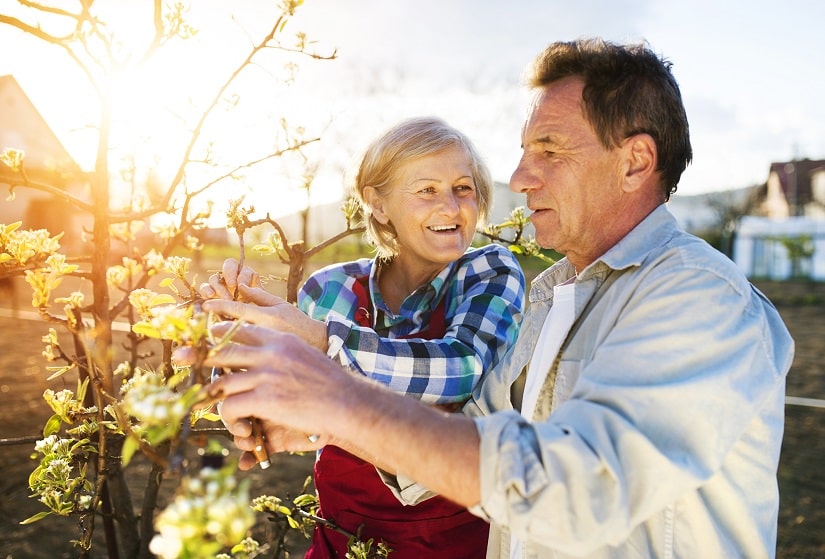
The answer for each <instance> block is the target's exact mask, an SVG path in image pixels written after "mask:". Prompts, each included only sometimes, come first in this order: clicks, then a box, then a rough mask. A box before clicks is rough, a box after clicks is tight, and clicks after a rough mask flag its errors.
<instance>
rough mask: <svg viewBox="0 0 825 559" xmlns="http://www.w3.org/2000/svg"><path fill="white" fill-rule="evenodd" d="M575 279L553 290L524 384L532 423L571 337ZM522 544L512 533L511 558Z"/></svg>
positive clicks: (523, 411)
mask: <svg viewBox="0 0 825 559" xmlns="http://www.w3.org/2000/svg"><path fill="white" fill-rule="evenodd" d="M574 281H575V278H571V279H570V281H569V283H563V284H560V285H556V286H554V287H553V306H552V307H551V308H550V312H549V313H548V314H547V318H546V319H545V320H544V325H543V326H542V327H541V334H540V335H539V338H538V341H537V343H536V347H535V348H534V349H533V356H532V358H531V359H530V366H529V367H528V368H527V379H526V381H525V383H524V396H523V398H522V404H521V415H522V416H523V417H524V418H526V419H527V420H528V421H529V420H532V418H533V413H534V412H535V410H536V403H537V402H538V398H539V393H540V392H541V387H542V386H543V385H544V381H545V379H546V378H547V373H548V372H549V371H550V367H552V366H553V362H554V361H555V360H556V354H557V353H558V352H559V348H560V347H561V344H562V341H564V338H565V337H567V332H568V331H569V330H570V326H571V325H572V324H573V318H574V317H575V307H574V302H575V295H576V284H575V283H574ZM521 547H522V546H521V541H520V540H519V539H518V538H516V537H515V536H513V535H512V534H511V536H510V559H521V556H522V548H521Z"/></svg>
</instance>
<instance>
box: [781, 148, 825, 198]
mask: <svg viewBox="0 0 825 559" xmlns="http://www.w3.org/2000/svg"><path fill="white" fill-rule="evenodd" d="M823 170H825V160H822V159H795V160H793V161H779V162H776V163H771V168H770V171H769V174H772V173H776V176H777V177H778V178H779V184H780V185H781V186H782V192H783V193H784V194H785V198H786V199H787V200H788V203H789V204H791V205H792V206H803V205H805V204H807V203H808V202H810V201H811V200H812V199H813V196H812V192H811V179H812V178H813V176H814V174H816V173H817V172H819V171H823Z"/></svg>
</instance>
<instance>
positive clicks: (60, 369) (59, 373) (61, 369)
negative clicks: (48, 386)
mask: <svg viewBox="0 0 825 559" xmlns="http://www.w3.org/2000/svg"><path fill="white" fill-rule="evenodd" d="M46 369H47V370H49V371H54V372H53V373H52V374H51V375H50V376H49V378H47V379H46V380H54V379H56V378H58V377H60V376H62V375H63V374H64V373H67V372H68V371H71V370H72V369H74V364H71V365H64V366H62V367H46Z"/></svg>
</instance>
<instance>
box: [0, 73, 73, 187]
mask: <svg viewBox="0 0 825 559" xmlns="http://www.w3.org/2000/svg"><path fill="white" fill-rule="evenodd" d="M0 122H2V123H3V126H2V127H0V152H2V151H4V150H6V149H7V148H15V149H20V150H23V151H24V152H25V154H26V155H25V159H24V167H25V169H26V173H27V174H28V176H29V177H30V178H31V179H32V180H42V179H44V178H48V179H49V180H50V181H54V179H55V174H56V173H57V176H65V175H67V174H68V175H79V174H81V169H80V166H79V165H78V164H77V162H75V160H74V159H73V158H72V157H71V155H69V152H68V151H67V150H66V148H65V147H64V146H63V144H62V143H61V142H60V140H59V139H58V138H57V136H56V135H55V133H54V131H53V130H52V129H51V128H50V127H49V125H48V123H47V122H46V120H45V119H44V118H43V116H42V115H41V114H40V111H38V110H37V108H36V107H35V106H34V103H32V102H31V99H29V97H28V95H26V93H25V92H24V91H23V88H21V87H20V84H18V83H17V80H16V79H14V76H12V75H5V76H0ZM11 173H12V171H11V169H9V168H8V167H6V166H5V165H2V164H0V179H1V178H3V177H4V176H9V174H11Z"/></svg>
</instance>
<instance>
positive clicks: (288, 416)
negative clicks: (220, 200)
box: [178, 39, 793, 559]
mask: <svg viewBox="0 0 825 559" xmlns="http://www.w3.org/2000/svg"><path fill="white" fill-rule="evenodd" d="M532 72H533V73H532V79H531V85H532V87H533V89H534V92H535V95H534V97H533V101H532V104H531V106H530V110H529V114H528V118H527V121H526V123H525V125H524V128H523V132H522V139H521V143H522V148H523V155H522V157H521V160H520V162H519V164H518V167H517V168H516V170H515V172H514V173H513V176H512V180H511V188H512V189H513V190H515V191H518V192H522V193H524V194H526V196H527V206H528V208H529V209H530V210H531V211H532V216H531V220H532V222H533V224H534V225H535V228H536V238H537V240H538V242H539V243H540V244H541V245H542V246H545V247H552V248H555V249H556V250H558V251H559V252H561V253H562V254H564V255H565V258H564V259H562V260H561V261H559V262H558V263H556V264H555V265H553V266H552V267H551V268H550V269H548V270H546V271H545V272H543V273H542V274H541V275H540V276H539V277H538V278H536V280H535V281H534V283H533V285H532V288H531V292H530V306H529V308H528V310H527V313H526V315H525V318H524V323H523V325H522V329H521V332H520V335H519V339H518V341H517V342H516V344H515V346H513V347H512V348H511V349H510V351H509V352H508V354H507V356H506V357H505V358H504V360H503V361H502V362H501V363H499V365H498V366H497V367H496V368H494V369H493V370H491V371H490V372H489V373H488V374H487V375H486V376H485V378H484V379H483V380H482V382H481V383H480V385H479V387H478V388H477V390H476V392H475V394H474V398H473V400H472V401H471V402H469V403H468V404H467V405H466V406H465V409H464V414H447V413H444V412H440V411H438V410H435V409H433V408H429V407H426V406H424V405H421V404H420V403H419V402H417V401H415V400H413V399H412V398H406V397H403V396H396V395H393V394H388V393H387V392H386V390H385V389H383V388H382V387H379V386H377V385H375V384H372V383H370V382H367V381H365V380H364V379H363V378H362V377H359V376H357V375H354V374H350V373H348V372H346V371H344V370H342V369H341V367H340V366H338V365H336V364H334V363H333V362H332V361H331V360H330V359H328V358H327V357H326V356H325V355H323V354H321V353H320V352H318V351H315V350H313V349H312V348H310V347H309V346H307V345H305V344H304V343H302V342H300V341H299V340H298V339H296V338H294V337H292V336H289V335H285V334H279V333H277V332H274V331H272V330H269V329H266V328H263V327H260V326H255V325H248V326H245V327H244V328H242V329H241V330H240V331H239V333H238V334H237V336H236V337H235V338H234V339H235V341H237V342H238V344H234V345H230V346H228V347H226V348H225V349H224V350H222V351H221V352H219V353H218V354H217V355H215V356H214V357H213V358H211V359H210V360H209V363H210V364H215V365H219V366H226V367H244V368H246V369H247V372H245V373H244V374H239V375H230V376H227V377H225V378H223V379H221V380H220V381H219V382H218V383H216V384H215V385H212V386H211V387H210V389H209V390H210V391H211V392H212V393H213V394H218V393H220V394H221V395H222V396H224V397H225V400H224V403H223V411H222V414H223V416H224V420H225V421H226V422H227V424H228V425H230V429H231V430H232V432H233V433H234V434H235V435H236V440H237V442H238V445H239V446H240V447H241V448H243V449H246V450H248V449H250V448H251V442H250V441H249V440H248V438H247V437H248V435H249V434H250V429H249V421H248V419H247V418H248V417H250V416H253V417H257V418H260V419H261V420H262V421H263V422H264V425H265V428H266V430H267V435H268V437H269V440H268V445H269V450H270V451H273V452H274V451H280V450H307V449H311V448H318V447H319V446H320V445H323V444H326V443H329V442H335V443H336V444H339V445H344V446H346V447H348V448H350V449H352V450H354V451H355V452H357V453H358V454H360V455H362V456H364V457H366V458H371V459H373V460H374V463H376V464H379V465H380V466H381V467H382V468H384V470H386V471H387V472H394V473H396V476H390V475H389V474H387V475H386V479H387V483H389V484H392V485H394V488H395V490H396V492H397V495H398V497H399V499H402V500H407V501H409V502H416V501H417V500H420V499H423V498H426V497H427V495H429V494H431V492H432V493H439V494H441V495H443V496H445V497H447V498H449V499H452V500H454V501H455V502H457V503H460V504H462V505H465V506H467V507H469V508H470V510H471V511H473V512H474V513H476V514H478V515H480V516H482V517H484V518H486V519H488V520H489V521H490V523H491V525H492V530H491V536H490V542H489V546H488V555H487V556H488V557H490V558H508V557H512V558H545V557H547V558H549V557H554V558H558V557H590V558H609V557H615V558H623V559H627V558H648V557H656V558H680V557H681V558H686V557H689V558H701V559H705V558H723V557H724V558H729V557H748V558H754V557H773V556H774V555H775V547H776V526H777V511H778V503H779V496H778V490H777V483H776V470H777V464H778V459H779V451H780V444H781V439H782V429H783V419H784V415H783V412H784V388H785V377H786V374H787V372H788V369H789V368H790V364H791V360H792V356H793V341H792V340H791V338H790V336H789V334H788V332H787V329H786V328H785V326H784V324H783V323H782V321H781V319H780V317H779V315H778V313H777V312H776V310H775V308H774V307H773V306H772V305H771V304H770V302H769V301H768V300H767V299H766V298H765V297H764V296H763V295H762V294H761V293H759V291H757V290H756V289H755V288H754V287H753V286H752V285H750V284H749V282H748V281H747V280H746V278H745V277H744V276H743V274H742V273H741V272H740V271H739V270H738V269H737V268H736V266H735V265H734V264H733V263H732V262H730V261H729V260H728V259H727V258H725V257H724V256H723V255H722V254H720V253H718V252H717V251H715V250H714V249H712V248H711V247H709V246H708V245H707V244H706V243H704V242H703V241H701V240H700V239H698V238H696V237H693V236H691V235H689V234H687V233H685V232H684V231H682V230H681V229H679V227H678V226H677V223H676V221H675V220H674V218H673V216H672V215H671V214H670V213H669V212H668V210H667V207H666V202H667V200H668V198H669V196H670V194H671V193H672V192H673V191H675V189H676V185H677V183H678V181H679V178H680V176H681V174H682V172H683V171H684V169H685V167H686V166H687V164H688V163H689V161H690V159H691V147H690V140H689V134H688V123H687V118H686V115H685V111H684V107H683V104H682V100H681V95H680V92H679V88H678V85H677V83H676V80H675V79H674V77H673V76H672V74H671V72H670V64H669V63H668V62H667V61H665V60H663V59H662V58H660V57H659V56H658V55H656V54H654V53H653V52H652V51H651V50H650V49H649V47H648V46H646V45H616V44H612V43H608V42H604V41H602V40H598V39H591V40H579V41H575V42H569V43H555V44H552V45H550V46H549V47H548V48H547V49H546V50H545V51H544V52H542V53H541V54H540V55H539V56H538V58H537V59H536V61H535V64H534V66H533V70H532ZM211 304H212V303H209V302H208V303H205V304H204V308H206V309H208V308H210V305H211ZM244 313H245V309H244V307H243V306H242V305H240V304H238V307H237V309H236V312H235V313H234V314H235V316H236V317H237V318H244ZM226 327H227V326H226V325H222V326H219V327H217V330H218V331H219V332H220V331H222V330H223V329H225V328H226ZM178 355H179V357H180V358H181V359H182V360H185V359H187V358H188V356H187V355H186V353H185V352H180V353H179V354H178ZM307 433H313V434H317V435H320V440H317V442H314V443H313V442H311V441H310V440H309V439H308V438H307V436H306V434H307ZM311 439H312V440H313V441H315V440H316V437H311ZM251 459H252V457H251V455H249V454H248V453H247V454H245V455H244V456H243V459H242V466H243V467H249V466H250V465H251V464H252V462H251ZM412 480H415V482H417V483H415V482H413V481H412ZM419 484H420V485H419ZM424 488H426V489H424Z"/></svg>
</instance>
